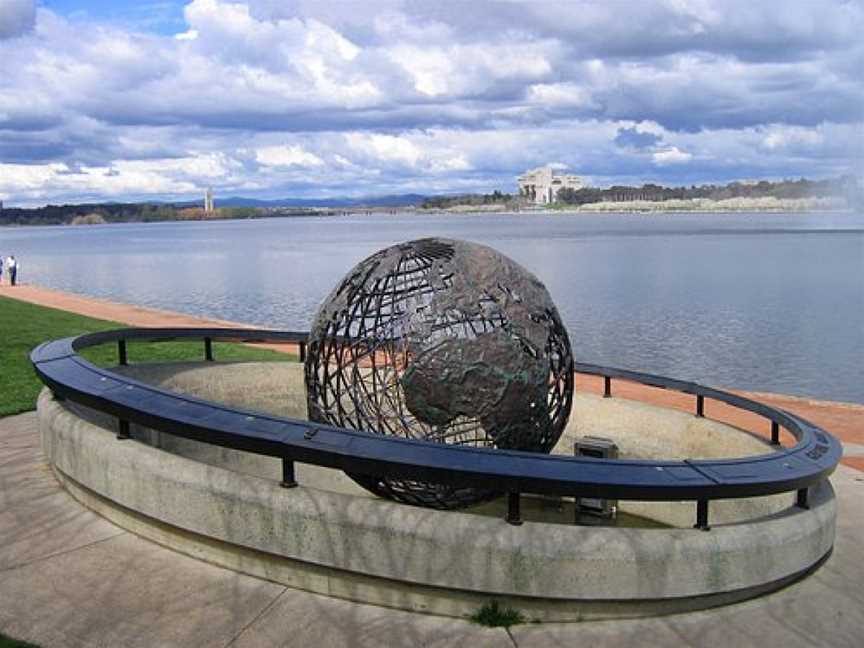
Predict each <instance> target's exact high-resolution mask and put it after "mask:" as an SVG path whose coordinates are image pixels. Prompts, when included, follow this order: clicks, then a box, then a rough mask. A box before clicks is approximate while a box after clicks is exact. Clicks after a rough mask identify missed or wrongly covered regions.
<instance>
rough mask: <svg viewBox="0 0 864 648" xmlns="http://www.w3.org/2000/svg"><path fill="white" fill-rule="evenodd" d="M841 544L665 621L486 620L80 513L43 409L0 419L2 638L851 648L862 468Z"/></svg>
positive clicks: (837, 479) (62, 644) (845, 480)
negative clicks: (332, 591)
mask: <svg viewBox="0 0 864 648" xmlns="http://www.w3.org/2000/svg"><path fill="white" fill-rule="evenodd" d="M832 482H833V483H834V486H835V488H836V489H837V492H838V499H839V505H840V511H839V520H838V536H837V541H836V546H835V551H834V553H833V555H832V556H831V558H830V559H829V560H828V562H827V563H826V564H825V565H823V566H822V567H821V568H820V569H819V570H818V571H817V572H816V573H815V574H814V575H813V576H811V577H810V578H808V579H806V580H804V581H803V582H800V583H797V584H795V585H792V586H790V587H787V588H786V589H784V590H782V591H780V592H777V593H775V594H772V595H770V596H767V597H762V598H760V599H756V600H754V601H748V602H745V603H740V604H737V605H731V606H727V607H724V608H719V609H716V610H712V611H707V612H698V613H692V614H683V615H672V616H668V617H660V618H656V619H645V620H630V621H609V622H591V623H572V624H542V625H525V626H515V627H513V628H511V629H510V630H509V631H508V630H503V629H492V628H481V627H478V626H476V625H474V624H471V623H469V622H467V621H461V620H458V619H448V618H441V617H431V616H426V615H421V614H411V613H408V612H401V611H396V610H388V609H385V608H379V607H375V606H370V605H362V604H356V603H350V602H346V601H340V600H337V599H332V598H328V597H324V596H319V595H315V594H308V593H305V592H300V591H296V590H291V589H287V588H285V587H283V586H281V585H276V584H274V583H270V582H267V581H263V580H259V579H256V578H252V577H250V576H244V575H242V574H238V573H235V572H232V571H229V570H226V569H222V568H220V567H215V566H213V565H209V564H206V563H203V562H199V561H197V560H195V559H193V558H188V557H186V556H183V555H180V554H177V553H175V552H173V551H170V550H168V549H165V548H162V547H160V546H159V545H156V544H153V543H151V542H148V541H146V540H142V539H141V538H138V537H137V536H135V535H133V534H130V533H128V532H126V531H124V530H122V529H120V528H118V527H116V526H114V525H113V524H110V523H109V522H107V521H105V520H104V519H102V518H101V517H99V516H97V515H96V514H94V513H92V512H90V511H89V510H87V509H85V508H84V507H82V506H81V505H80V504H78V503H77V502H76V501H75V500H73V499H72V498H71V497H70V496H69V495H67V493H66V492H65V491H64V490H62V489H61V487H60V486H59V484H58V482H57V481H56V480H55V478H54V476H53V475H52V473H51V472H50V470H49V469H48V467H47V466H46V464H45V463H44V461H43V457H42V454H41V450H40V448H39V435H38V429H37V421H36V415H35V414H34V413H28V414H22V415H19V416H11V417H7V418H4V419H0V632H3V633H6V634H8V635H11V636H13V637H16V638H21V639H25V640H27V641H32V642H35V643H38V644H39V645H41V646H43V647H44V648H54V647H56V648H85V647H88V648H90V647H93V648H95V647H112V648H113V647H122V648H127V647H128V648H133V647H136V646H142V647H145V646H146V647H147V648H154V647H158V648H171V647H174V646H176V647H178V648H180V647H182V648H195V647H197V646H202V647H204V646H206V647H207V648H212V647H232V648H253V647H254V648H275V647H276V646H303V647H307V646H316V648H324V647H330V646H358V647H364V646H370V647H371V646H376V647H377V646H388V647H389V646H393V647H399V646H406V647H407V646H410V647H412V648H413V647H416V646H471V647H472V648H474V647H482V646H504V647H508V646H520V647H521V646H544V647H545V646H576V645H582V646H640V647H641V646H658V645H664V646H672V645H674V646H711V647H712V648H713V647H716V648H722V647H724V646H730V647H735V648H741V647H746V646H759V648H770V647H771V646H783V647H784V648H792V647H797V646H800V647H805V646H849V647H853V646H854V647H856V648H858V647H860V646H861V645H862V635H864V590H862V588H861V587H860V583H862V582H864V561H862V560H861V549H860V545H861V542H862V540H864V475H862V474H861V473H860V472H857V471H854V470H850V469H849V468H845V467H842V466H841V467H840V468H838V471H837V473H835V475H834V477H832Z"/></svg>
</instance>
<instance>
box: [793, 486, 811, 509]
mask: <svg viewBox="0 0 864 648" xmlns="http://www.w3.org/2000/svg"><path fill="white" fill-rule="evenodd" d="M809 490H810V489H809V488H801V489H799V490H798V492H797V493H795V506H797V507H798V508H802V509H809V508H810V503H809V502H808V501H807V496H808V494H809V493H808V491H809Z"/></svg>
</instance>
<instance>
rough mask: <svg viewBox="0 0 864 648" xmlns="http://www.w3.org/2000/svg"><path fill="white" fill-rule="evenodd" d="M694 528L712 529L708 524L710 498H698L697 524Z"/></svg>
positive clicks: (701, 529)
mask: <svg viewBox="0 0 864 648" xmlns="http://www.w3.org/2000/svg"><path fill="white" fill-rule="evenodd" d="M693 528H694V529H699V530H700V531H710V530H711V526H710V525H709V524H708V500H696V524H694V525H693Z"/></svg>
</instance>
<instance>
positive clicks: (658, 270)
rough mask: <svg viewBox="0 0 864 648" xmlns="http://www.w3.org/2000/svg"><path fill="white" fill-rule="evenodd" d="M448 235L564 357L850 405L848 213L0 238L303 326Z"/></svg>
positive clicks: (27, 261)
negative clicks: (503, 266) (489, 253)
mask: <svg viewBox="0 0 864 648" xmlns="http://www.w3.org/2000/svg"><path fill="white" fill-rule="evenodd" d="M423 236H449V237H454V238H462V239H467V240H472V241H476V242H479V243H484V244H487V245H491V246H493V247H495V248H496V249H498V250H500V251H501V252H503V253H504V254H507V255H509V256H511V257H513V258H514V259H516V260H517V261H518V262H520V263H521V264H522V265H524V266H525V267H527V268H528V269H530V270H531V271H532V272H534V274H536V275H537V276H538V277H540V279H541V280H543V281H544V282H545V283H546V285H547V286H548V288H549V291H550V292H551V294H552V296H553V298H554V299H555V301H556V303H557V304H558V307H559V309H560V311H561V315H562V318H563V319H564V321H565V323H566V324H567V326H568V328H569V331H570V336H571V340H572V342H573V347H574V351H575V353H576V356H577V359H579V360H581V361H584V362H595V363H599V364H607V365H613V366H620V367H626V368H631V369H636V370H641V371H648V372H652V373H661V374H666V375H670V376H674V377H677V378H685V379H692V380H696V381H698V382H702V383H706V384H709V385H720V386H724V385H725V386H733V387H736V388H739V389H750V390H759V391H775V392H784V393H792V394H800V395H811V396H816V397H822V398H832V399H835V400H850V401H856V402H864V380H862V370H861V367H862V359H864V218H862V216H861V215H851V214H810V215H799V214H734V215H704V214H693V215H683V214H674V215H673V214H651V215H627V214H618V215H533V214H532V215H512V214H511V215H506V214H505V215H500V214H499V215H482V216H474V215H471V216H468V215H423V216H417V215H411V214H398V215H378V216H353V217H352V216H349V217H333V218H293V219H268V220H259V221H226V222H216V223H153V224H140V225H137V224H126V225H107V226H91V227H47V228H29V227H28V228H4V229H0V254H3V255H8V254H15V255H16V257H18V258H19V259H21V261H22V269H21V279H22V280H23V281H25V282H31V283H36V284H40V285H44V286H49V287H52V288H57V289H60V290H67V291H70V292H76V293H81V294H85V295H91V296H96V297H104V298H107V299H113V300H117V301H123V302H130V303H135V304H140V305H142V306H150V307H156V308H165V309H169V310H177V311H182V312H187V313H191V314H195V315H202V316H206V317H214V318H219V319H227V320H237V321H242V322H249V323H253V324H258V325H262V326H268V327H277V328H287V329H294V330H297V329H300V330H305V329H307V328H308V327H309V324H310V322H311V320H312V318H313V317H314V314H315V310H316V308H317V306H318V304H319V303H320V302H321V301H322V300H323V299H324V297H325V296H326V295H327V294H328V293H329V291H330V290H331V289H332V287H333V286H334V285H335V283H336V282H337V281H338V280H339V279H340V278H341V277H342V276H343V275H344V274H345V273H346V272H347V271H348V270H349V269H350V268H351V267H352V266H353V265H354V264H355V263H357V262H358V261H360V260H361V259H362V258H364V257H366V256H368V255H369V254H371V253H372V252H374V251H376V250H378V249H380V248H382V247H384V246H386V245H390V244H392V243H396V242H399V241H404V240H408V239H412V238H419V237H423Z"/></svg>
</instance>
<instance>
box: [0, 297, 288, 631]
mask: <svg viewBox="0 0 864 648" xmlns="http://www.w3.org/2000/svg"><path fill="white" fill-rule="evenodd" d="M115 328H127V327H126V325H124V324H119V323H117V322H111V321H108V320H100V319H94V318H92V317H84V316H83V315H76V314H74V313H69V312H67V311H62V310H57V309H54V308H46V307H44V306H37V305H35V304H29V303H26V302H22V301H18V300H17V299H10V298H8V297H0V416H8V415H10V414H18V413H21V412H27V411H30V410H32V409H35V408H36V398H37V396H38V395H39V391H40V390H41V389H42V383H41V382H40V381H39V379H38V378H37V377H36V374H35V373H34V371H33V367H32V366H31V364H30V351H31V350H32V349H33V348H34V347H36V346H38V345H40V344H42V343H43V342H47V341H49V340H56V339H59V338H65V337H70V336H73V335H81V334H82V333H92V332H95V331H104V330H108V329H115ZM203 353H204V350H203V343H201V342H159V343H154V344H150V343H147V342H130V343H129V344H128V349H127V355H128V358H129V362H130V363H134V362H181V361H184V360H185V361H189V360H201V359H203ZM82 355H83V356H84V357H85V358H86V359H87V360H89V361H90V362H93V363H94V364H97V365H99V366H111V365H115V364H117V348H116V346H115V345H113V344H110V345H103V346H100V347H93V348H91V349H86V350H85V351H84V352H83V353H82ZM213 355H214V357H215V358H216V360H217V361H221V360H224V361H241V360H247V361H256V362H263V361H281V362H285V361H287V360H291V359H294V358H296V356H291V355H287V354H284V353H278V352H276V351H270V350H268V349H257V348H254V347H250V346H245V345H242V344H220V343H217V344H214V345H213ZM0 646H2V644H0Z"/></svg>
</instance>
